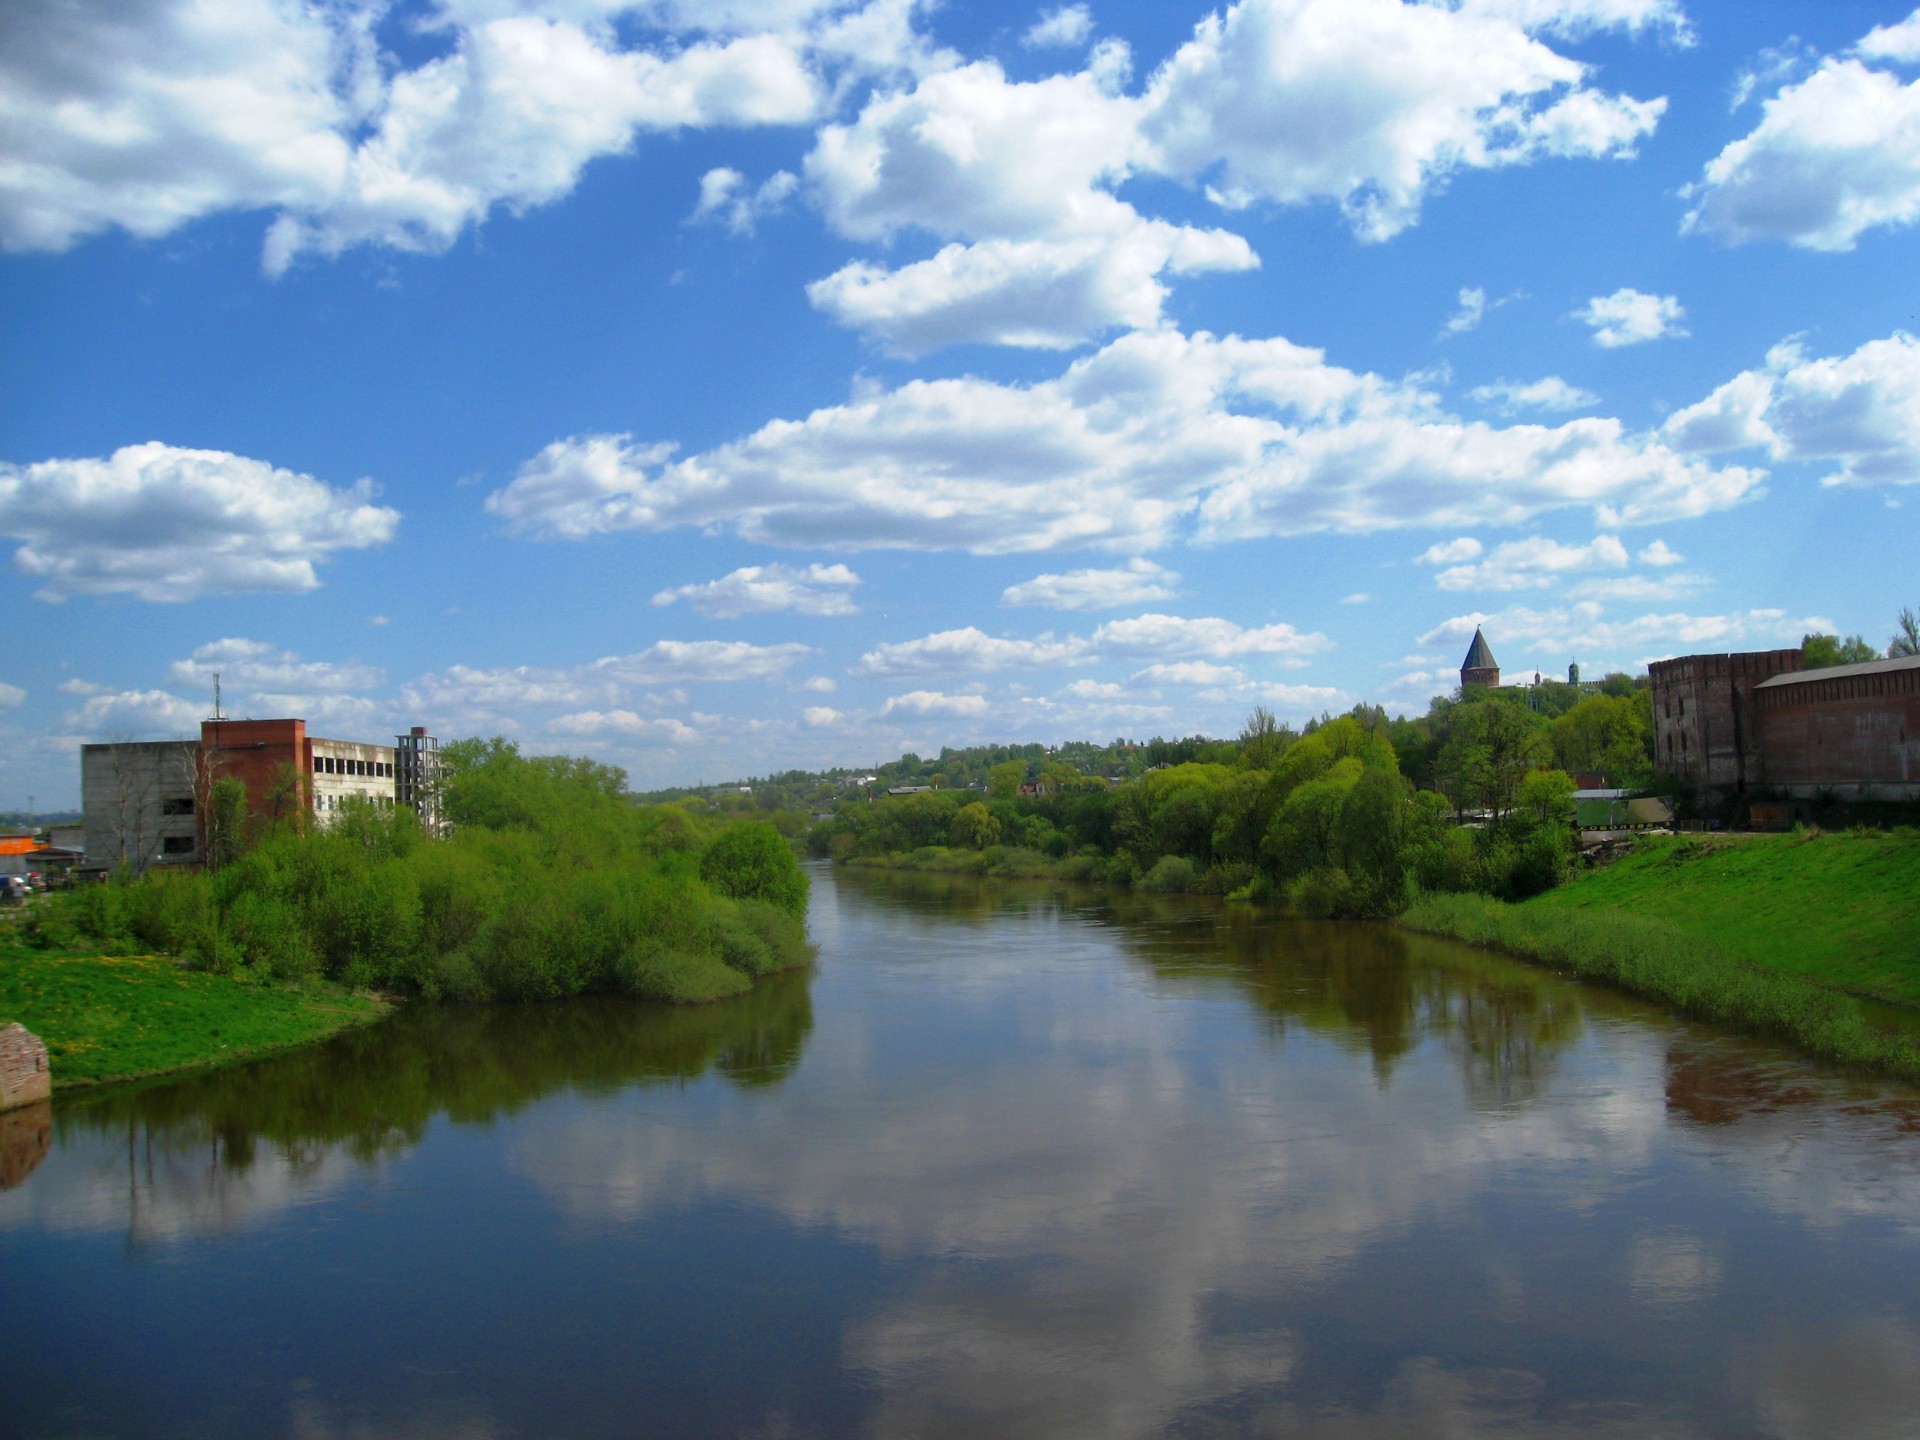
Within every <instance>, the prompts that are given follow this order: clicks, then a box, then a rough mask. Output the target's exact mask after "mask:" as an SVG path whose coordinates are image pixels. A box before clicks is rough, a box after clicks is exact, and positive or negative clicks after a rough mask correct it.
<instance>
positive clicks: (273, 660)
mask: <svg viewBox="0 0 1920 1440" xmlns="http://www.w3.org/2000/svg"><path fill="white" fill-rule="evenodd" d="M215 675H218V676H219V677H220V683H221V688H222V690H223V691H224V693H226V694H227V695H229V696H235V695H240V694H243V693H247V692H259V691H263V690H264V691H278V692H282V693H284V692H288V691H293V692H305V691H316V690H317V691H338V690H369V689H372V688H373V687H374V686H376V685H379V684H381V683H382V681H383V680H384V679H385V678H386V677H385V676H384V675H383V674H382V673H381V671H380V670H379V669H378V668H376V667H374V666H372V665H363V664H361V663H360V662H358V661H348V662H346V663H345V664H333V663H331V662H328V661H325V660H302V659H301V658H300V657H299V656H298V655H296V654H295V653H294V652H293V651H291V650H282V649H280V648H279V647H278V646H274V645H269V644H266V643H265V642H264V641H260V640H246V639H241V638H238V637H230V638H228V639H224V640H214V641H210V642H209V643H207V644H205V645H202V646H199V647H198V648H197V649H195V650H194V652H193V654H192V655H190V656H189V657H188V658H186V659H185V660H176V661H174V662H173V664H172V666H171V667H169V669H168V672H167V678H168V679H170V680H171V681H172V682H173V683H174V684H176V685H194V686H200V687H202V688H204V687H207V686H210V685H212V683H213V677H214V676H215Z"/></svg>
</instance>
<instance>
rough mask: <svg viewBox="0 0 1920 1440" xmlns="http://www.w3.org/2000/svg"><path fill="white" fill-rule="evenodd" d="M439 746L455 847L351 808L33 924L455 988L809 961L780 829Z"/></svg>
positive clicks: (277, 966) (697, 977) (473, 990)
mask: <svg viewBox="0 0 1920 1440" xmlns="http://www.w3.org/2000/svg"><path fill="white" fill-rule="evenodd" d="M442 753H443V754H449V753H450V754H451V756H452V760H451V762H450V764H449V775H448V779H447V784H446V792H445V799H446V807H447V811H448V814H449V815H450V816H452V817H453V818H454V820H455V821H456V824H457V826H458V828H457V830H456V832H455V834H454V836H453V838H452V839H450V840H448V841H445V842H437V843H430V842H428V841H427V840H426V839H425V838H424V837H423V836H422V835H421V833H420V828H419V825H418V822H417V821H416V820H415V818H414V815H413V812H412V811H411V810H408V809H405V808H403V807H402V808H394V809H382V808H376V807H374V806H371V805H365V804H352V803H350V804H349V805H348V806H347V807H346V808H345V809H344V810H342V811H340V812H338V813H337V815H336V816H335V817H333V823H332V824H331V825H329V826H328V827H327V828H325V829H320V830H316V831H314V832H313V833H310V834H305V835H300V834H293V833H279V834H271V833H270V834H269V835H268V836H267V838H265V839H263V840H261V841H260V842H259V843H258V844H256V845H255V846H254V847H253V848H252V849H250V850H247V851H245V852H244V853H242V854H238V855H237V856H235V857H233V858H232V859H231V861H230V863H228V864H226V865H225V866H223V867H222V868H220V869H219V870H217V871H214V870H209V871H208V872H207V873H204V874H199V875H177V874H173V875H154V876H151V877H149V878H147V879H144V880H139V881H130V882H126V883H115V884H112V885H107V886H99V887H90V888H86V889H81V890H76V891H72V892H68V893H66V894H63V895H58V896H49V897H47V901H46V903H43V904H41V905H37V906H36V907H35V908H34V911H33V914H32V916H31V917H30V919H29V921H28V925H27V929H28V931H29V933H30V936H31V938H33V939H34V940H35V941H36V942H37V943H39V944H41V945H42V946H44V947H47V948H55V949H69V950H72V949H80V948H90V949H95V950H107V951H118V952H121V953H128V952H133V951H146V952H162V953H167V954H172V955H177V956H181V957H184V958H185V959H187V960H188V961H189V962H190V963H192V964H193V965H194V966H196V967H197V968H200V969H204V970H210V971H219V972H230V973H234V974H240V975H245V976H248V977H252V978H257V979H271V980H276V981H291V982H305V981H309V980H312V979H314V978H316V977H324V978H325V979H328V980H332V981H339V982H343V983H345V984H348V985H353V986H361V987H378V988H381V989H388V990H395V991H403V992H408V993H415V994H420V995H423V996H426V997H428V998H440V997H445V998H453V999H488V998H499V999H544V998H548V997H552V996H558V995H570V994H576V993H580V992H587V991H606V992H617V993H627V994H637V995H645V996H651V997H655V998H660V999H669V1000H710V999H715V998H718V997H720V996H722V995H729V994H735V993H738V992H740V991H742V990H744V989H746V988H747V986H748V985H749V984H750V983H751V979H752V977H754V976H756V975H760V974H764V973H766V972H768V971H769V970H772V969H776V968H781V967H783V966H790V965H793V964H797V963H802V962H804V960H805V957H806V953H807V952H806V941H805V932H804V928H803V916H804V912H805V909H806V898H807V886H806V876H805V874H804V872H802V871H801V869H800V867H799V865H798V863H797V861H796V860H795V858H794V854H793V850H792V848H791V847H790V846H789V845H788V844H787V842H786V841H785V840H784V839H783V838H782V837H781V836H780V834H779V832H778V831H777V830H776V829H775V828H774V827H773V826H772V825H770V824H768V823H766V822H764V821H749V822H742V823H737V824H729V823H727V822H725V821H719V822H714V821H697V820H695V819H694V818H693V817H690V816H688V815H687V814H686V812H685V811H683V810H680V809H678V808H677V807H639V806H635V805H633V804H632V803H631V802H630V801H629V800H628V799H627V798H626V797H625V794H624V785H625V777H624V775H622V774H621V772H620V771H618V770H616V769H612V768H610V767H607V766H600V765H595V764H593V763H592V762H589V761H582V760H572V759H568V758H565V757H546V756H534V757H527V756H523V755H521V754H520V753H519V750H518V748H517V747H516V746H514V745H512V744H510V743H508V742H506V741H503V740H499V739H495V740H489V741H480V740H471V741H459V742H455V743H454V744H452V745H450V746H448V747H447V748H446V750H444V751H443V752H442Z"/></svg>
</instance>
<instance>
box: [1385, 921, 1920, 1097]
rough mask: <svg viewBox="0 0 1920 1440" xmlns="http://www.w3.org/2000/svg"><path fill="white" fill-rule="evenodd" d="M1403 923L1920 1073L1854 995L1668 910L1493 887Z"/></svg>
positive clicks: (1846, 1059) (1694, 1012)
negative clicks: (1774, 964)
mask: <svg viewBox="0 0 1920 1440" xmlns="http://www.w3.org/2000/svg"><path fill="white" fill-rule="evenodd" d="M1400 923H1401V924H1402V925H1404V926H1406V927H1407V928H1408V929H1410V930H1419V931H1422V932H1424V933H1426V934H1429V935H1446V936H1451V937H1452V938H1454V939H1456V940H1465V941H1467V942H1469V943H1470V944H1475V945H1482V946H1486V947H1488V948H1490V949H1495V950H1502V951H1505V952H1506V953H1508V954H1510V955H1517V956H1520V957H1521V958H1523V959H1527V960H1533V961H1537V962H1539V963H1541V964H1544V965H1548V966H1551V967H1552V968H1554V969H1556V970H1560V971H1564V972H1566V973H1569V974H1572V975H1576V976H1579V977H1580V978H1581V979H1583V980H1597V981H1601V982H1603V983H1606V984H1610V985H1614V986H1617V987H1618V988H1620V989H1622V990H1626V991H1628V992H1630V993H1632V994H1635V995H1640V996H1643V997H1645V998H1647V999H1649V1000H1653V1001H1657V1002H1658V1003H1660V1004H1663V1005H1666V1006H1668V1007H1669V1008H1671V1009H1673V1010H1676V1011H1678V1012H1679V1013H1680V1014H1682V1015H1687V1016H1690V1017H1692V1018H1694V1019H1696V1020H1705V1021H1709V1022H1711V1023H1713V1024H1717V1025H1724V1026H1727V1027H1728V1028H1730V1029H1734V1030H1740V1031H1744V1032H1746V1033H1748V1034H1753V1035H1765V1036H1771V1037H1773V1038H1776V1039H1780V1040H1785V1041H1787V1042H1788V1043H1789V1044H1792V1045H1794V1046H1796V1047H1798V1048H1799V1049H1801V1050H1803V1051H1805V1052H1806V1053H1807V1054H1809V1055H1813V1056H1816V1057H1818V1058H1820V1059H1823V1060H1829V1061H1832V1062H1834V1063H1836V1064H1840V1065H1843V1066H1846V1067H1848V1068H1851V1069H1856V1070H1862V1071H1869V1072H1873V1073H1877V1074H1885V1075H1897V1076H1901V1077H1903V1078H1906V1079H1910V1080H1912V1079H1920V1047H1916V1045H1915V1043H1914V1041H1913V1039H1912V1038H1911V1037H1909V1036H1905V1035H1894V1034H1889V1033H1887V1032H1885V1031H1883V1030H1880V1029H1876V1028H1875V1027H1874V1026H1872V1025H1871V1024H1869V1023H1868V1021H1867V1019H1866V1018H1865V1016H1864V1015H1863V1014H1862V1013H1861V1007H1860V1002H1859V1001H1857V1000H1855V999H1854V998H1853V997H1852V996H1849V995H1845V994H1842V993H1841V992H1840V991H1838V990H1833V989H1830V988H1828V987H1826V986H1824V985H1820V984H1817V983H1815V982H1814V981H1812V980H1809V979H1806V978H1804V977H1802V976H1798V975H1789V974H1781V973H1779V972H1777V971H1773V970H1769V969H1767V968H1765V967H1763V966H1759V965H1755V964H1752V963H1750V962H1749V961H1748V960H1746V959H1745V958H1744V957H1743V956H1741V955H1740V954H1738V953H1737V952H1735V951H1733V950H1732V949H1730V948H1728V947H1727V946H1724V945H1722V944H1720V943H1718V942H1717V941H1715V940H1714V939H1712V938H1710V937H1709V936H1707V935H1705V934H1703V933H1700V932H1698V931H1690V930H1682V929H1680V928H1679V927H1677V926H1675V925H1673V924H1671V923H1669V922H1668V921H1666V920H1664V919H1659V918H1653V917H1649V916H1644V915H1639V914H1634V913H1632V912H1630V911H1627V910H1622V909H1597V908H1591V907H1586V908H1582V907H1573V906H1559V907H1554V906H1544V905H1542V904H1541V903H1540V902H1539V900H1537V899H1536V900H1530V901H1527V902H1525V903H1523V904H1519V905H1508V904H1505V903H1503V902H1502V901H1499V900H1492V899H1489V898H1487V897H1486V896H1484V895H1427V896H1423V897H1421V898H1420V899H1419V900H1417V901H1416V902H1415V903H1414V904H1413V906H1412V907H1411V908H1410V909H1408V911H1407V912H1406V914H1404V915H1403V916H1401V919H1400Z"/></svg>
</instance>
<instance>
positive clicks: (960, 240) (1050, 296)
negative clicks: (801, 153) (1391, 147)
mask: <svg viewBox="0 0 1920 1440" xmlns="http://www.w3.org/2000/svg"><path fill="white" fill-rule="evenodd" d="M1102 53H1108V52H1102ZM1138 111H1139V102H1138V101H1137V100H1134V99H1131V98H1129V97H1127V96H1125V95H1122V94H1118V93H1115V92H1114V88H1113V76H1112V74H1111V73H1110V71H1109V70H1107V69H1106V68H1104V67H1103V65H1102V64H1101V63H1100V58H1099V56H1098V55H1097V56H1096V58H1095V62H1094V63H1092V64H1090V65H1089V67H1088V68H1087V69H1086V70H1084V71H1082V72H1080V73H1077V74H1071V75H1052V76H1047V77H1045V78H1043V79H1040V80H1036V81H1030V82H1015V81H1011V80H1009V79H1008V78H1007V77H1006V75H1005V73H1004V72H1003V71H1002V70H1001V69H1000V67H999V66H998V65H997V64H995V63H994V62H992V61H979V62H976V63H974V64H971V65H965V66H960V67H958V68H955V69H953V70H949V71H945V72H941V73H938V74H933V75H929V76H927V77H926V78H924V79H923V80H922V81H921V82H920V83H919V85H918V86H917V87H916V88H915V89H914V90H912V91H911V92H906V93H888V94H880V95H876V96H875V97H874V98H872V99H871V100H870V101H869V102H868V103H867V104H866V106H865V107H864V108H863V109H862V110H861V112H860V114H859V115H858V117H856V118H855V119H854V120H853V121H852V122H850V123H848V124H839V125H828V126H825V127H823V128H822V129H821V131H820V133H819V136H818V139H817V142H816V144H815V146H814V149H813V150H812V152H811V153H810V154H809V155H808V157H807V161H806V171H807V177H808V179H809V180H810V181H811V182H812V184H813V186H814V189H815V192H816V194H817V196H818V198H819V201H820V204H821V206H822V209H823V212H824V213H825V215H826V218H827V221H828V223H829V224H830V225H832V226H833V228H834V229H835V230H837V231H838V232H839V233H840V234H842V235H845V236H848V237H849V238H852V239H857V240H870V241H887V240H890V239H892V238H893V237H894V236H896V235H897V234H899V233H900V232H902V231H907V230H913V231H919V232H922V233H925V234H929V235H932V236H934V237H936V238H938V239H941V240H943V241H946V242H948V243H947V244H946V245H945V246H944V247H943V248H942V249H941V250H940V251H939V252H938V253H937V254H935V255H933V256H932V257H930V258H928V259H924V260H919V261H915V262H913V263H911V264H908V265H905V266H902V267H899V268H889V267H886V266H883V265H879V264H875V263H872V262H869V261H856V262H854V263H852V264H849V265H847V266H845V267H843V268H842V269H840V270H838V271H836V272H834V273H833V274H832V275H829V276H827V277H825V278H824V279H821V280H818V281H816V282H814V283H813V284H812V285H811V286H809V287H808V291H807V293H808V296H809V298H810V299H811V300H812V301H813V303H814V305H816V306H817V307H819V308H820V309H821V310H824V311H825V312H826V313H828V314H830V315H832V316H833V317H834V318H835V319H837V320H839V321H841V322H842V323H843V324H847V325H851V326H855V327H857V328H859V329H862V330H864V331H866V332H868V333H869V334H871V335H874V336H875V337H877V338H879V339H880V340H882V341H883V342H885V343H886V344H887V345H888V346H889V348H891V349H893V350H896V351H899V352H901V353H904V354H919V353H923V352H925V351H928V350H932V349H936V348H938V347H940V346H943V345H949V344H954V343H958V342H961V341H967V340H974V341H987V342H990V343H994V344H1001V345H1020V346H1029V347H1039V348H1054V349H1062V348H1067V347H1070V346H1073V345H1077V344H1080V343H1081V342H1083V341H1085V340H1087V339H1089V338H1092V337H1093V336H1095V335H1098V334H1099V333H1101V332H1102V331H1105V330H1109V329H1112V328H1114V327H1117V326H1125V327H1133V328H1151V327H1152V326H1154V325H1156V324H1158V323H1159V319H1160V315H1161V306H1162V304H1163V302H1164V300H1165V298H1166V293H1167V291H1166V286H1165V284H1164V283H1163V282H1162V280H1161V278H1160V277H1161V276H1162V275H1163V274H1168V273H1171V274H1191V273H1196V272H1199V271H1206V270H1244V269H1249V268H1251V267H1253V266H1255V265H1257V264H1258V260H1257V257H1255V255H1254V253H1253V251H1252V249H1251V247H1249V246H1248V245H1247V243H1246V241H1244V240H1243V239H1241V238H1240V237H1239V236H1237V235H1232V234H1229V233H1227V232H1225V231H1220V230H1202V229H1197V228H1194V227H1191V226H1181V225H1173V224H1170V223H1168V222H1166V221H1163V220H1154V219H1149V218H1147V217H1145V216H1143V215H1141V214H1140V213H1139V212H1138V211H1137V210H1135V209H1134V208H1133V206H1132V205H1130V204H1128V203H1126V202H1125V201H1122V200H1120V199H1118V198H1117V197H1116V196H1115V195H1114V194H1113V193H1112V186H1113V185H1115V184H1117V183H1118V182H1119V181H1120V180H1121V179H1123V178H1125V177H1126V175H1127V174H1128V173H1130V171H1131V169H1132V167H1133V165H1134V162H1135V160H1136V159H1137V158H1138V156H1139V152H1140V142H1139V140H1138V138H1137V136H1136V135H1135V125H1136V121H1137V117H1138Z"/></svg>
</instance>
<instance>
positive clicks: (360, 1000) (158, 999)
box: [0, 944, 389, 1092]
mask: <svg viewBox="0 0 1920 1440" xmlns="http://www.w3.org/2000/svg"><path fill="white" fill-rule="evenodd" d="M388 1009H389V1006H388V1005H387V1003H386V1002H384V1001H382V1000H378V999H375V998H373V997H371V996H367V995H355V994H351V993H348V992H347V991H345V990H341V989H339V988H337V987H332V986H327V987H310V988H307V989H294V988H285V987H278V986H273V985H268V984H260V983H250V982H248V981H246V980H242V979H237V978H235V977H233V976H229V975H213V974H205V973H201V972H198V971H193V970H187V969H184V968H182V967H181V966H180V965H179V964H177V963H176V962H175V961H173V960H171V959H169V958H167V957H165V956H156V955H128V956H106V955H58V954H48V953H46V952H44V951H39V950H29V949H25V948H23V947H21V946H19V945H12V944H4V945H0V1024H5V1023H6V1022H7V1021H9V1020H17V1021H18V1022H19V1023H20V1024H22V1025H24V1026H26V1027H27V1029H29V1030H31V1031H32V1032H33V1033H34V1034H36V1035H38V1036H39V1037H40V1038H41V1039H42V1040H44V1041H45V1042H46V1045H47V1053H48V1058H49V1059H50V1060H51V1062H52V1066H53V1083H54V1088H55V1090H56V1092H57V1091H58V1090H59V1089H60V1088H61V1087H62V1086H68V1085H74V1084H85V1083H90V1082H97V1081H104V1080H126V1079H133V1078H136V1077H138V1076H142V1075H151V1074H158V1073H161V1072H165V1071H169V1070H180V1069H196V1068H200V1067H203V1066H208V1065H221V1064H227V1063H230V1062H232V1061H235V1060H242V1059H246V1058H248V1057H250V1056H254V1055H262V1054H266V1053H268V1052H270V1051H273V1050H279V1049H284V1048H286V1047H288V1046H291V1045H302V1044H306V1043H308V1042H310V1041H313V1040H318V1039H321V1038H323V1037H325V1036H327V1035H331V1034H333V1033H334V1032H336V1031H339V1030H344V1029H346V1028H348V1027H349V1026H353V1025H359V1024H365V1023H366V1022H368V1021H370V1020H376V1019H378V1018H379V1017H381V1016H382V1015H384V1014H386V1013H387V1011H388Z"/></svg>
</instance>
